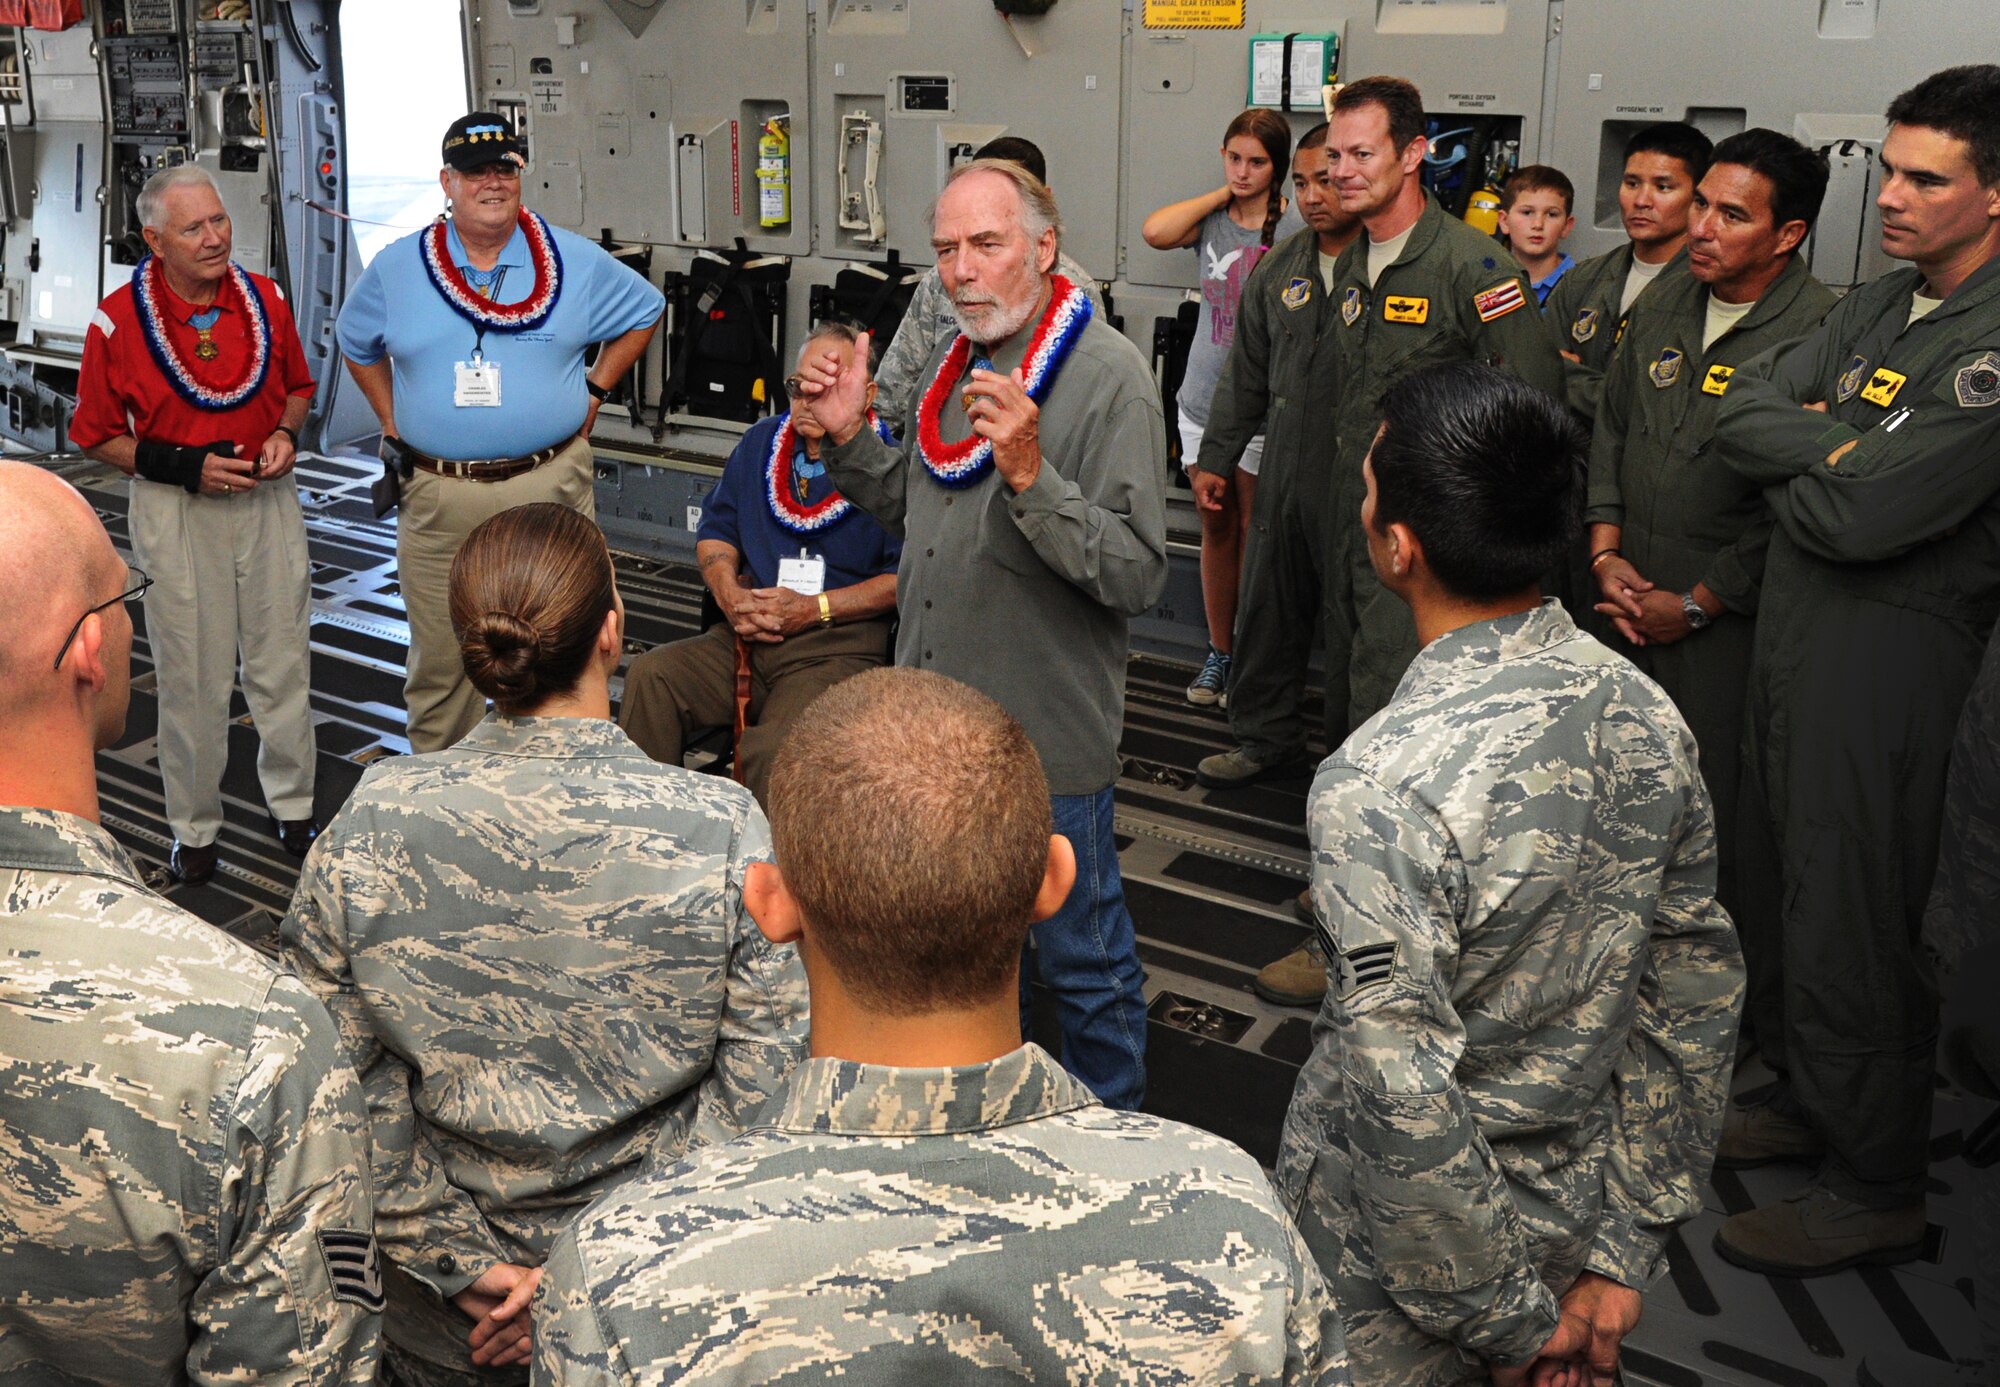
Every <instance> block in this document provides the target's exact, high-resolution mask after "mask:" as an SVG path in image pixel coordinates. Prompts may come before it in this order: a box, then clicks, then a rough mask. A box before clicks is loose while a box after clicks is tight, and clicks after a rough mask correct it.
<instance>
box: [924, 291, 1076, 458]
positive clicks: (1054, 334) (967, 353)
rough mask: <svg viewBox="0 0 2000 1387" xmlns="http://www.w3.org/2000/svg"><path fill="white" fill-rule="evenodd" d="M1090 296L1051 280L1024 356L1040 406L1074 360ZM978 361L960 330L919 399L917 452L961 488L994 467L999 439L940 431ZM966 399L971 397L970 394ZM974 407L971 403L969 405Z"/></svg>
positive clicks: (1028, 380)
mask: <svg viewBox="0 0 2000 1387" xmlns="http://www.w3.org/2000/svg"><path fill="white" fill-rule="evenodd" d="M1091 312H1092V310H1091V307H1090V295H1088V294H1086V293H1084V292H1083V290H1081V289H1079V288H1077V287H1076V286H1075V285H1074V284H1071V283H1070V282H1069V281H1068V280H1067V279H1065V278H1063V277H1062V276H1061V275H1055V276H1053V277H1052V280H1051V292H1050V295H1049V306H1048V308H1047V309H1046V310H1044V311H1043V313H1042V317H1041V321H1040V322H1038V323H1036V324H1035V333H1034V336H1033V337H1031V338H1029V339H1028V354H1027V356H1025V357H1024V358H1023V359H1022V362H1021V366H1022V370H1021V375H1022V377H1023V380H1024V383H1025V384H1026V386H1027V390H1028V398H1029V399H1031V400H1033V401H1034V402H1035V403H1036V404H1037V405H1039V404H1041V403H1042V402H1043V401H1044V400H1045V399H1047V397H1048V393H1049V387H1050V386H1052V385H1054V384H1055V379H1056V373H1057V372H1058V371H1060V370H1061V369H1062V364H1063V362H1065V361H1067V360H1068V359H1069V354H1070V352H1071V351H1072V350H1073V349H1074V348H1075V346H1076V341H1077V339H1078V338H1079V337H1081V336H1083V330H1084V328H1085V326H1087V325H1088V324H1089V322H1090V316H1091ZM971 360H972V339H971V338H969V337H967V336H966V335H965V334H964V333H962V332H961V333H960V334H959V335H958V337H957V339H956V340H955V341H953V342H952V344H951V350H949V351H947V352H946V353H945V354H944V361H943V363H942V364H941V365H940V366H939V367H938V373H937V375H936V376H935V377H934V378H933V379H932V380H931V383H930V387H929V388H928V389H927V390H925V391H924V396H923V399H922V400H921V401H919V402H918V404H917V457H918V459H919V460H920V461H921V462H922V463H923V465H924V470H925V471H927V472H929V473H930V474H931V476H932V478H933V479H935V480H936V481H937V483H938V484H939V485H940V486H948V487H951V488H953V489H954V490H956V489H957V488H959V487H967V486H971V485H972V484H973V483H974V482H976V481H978V480H979V479H980V478H981V477H982V476H984V475H985V474H986V472H987V470H988V469H989V468H991V467H992V466H993V440H992V439H990V438H981V437H980V436H979V435H978V434H977V433H974V434H971V435H969V436H968V437H966V438H962V439H960V440H959V441H958V442H956V443H946V442H945V441H944V437H943V435H942V434H940V433H939V431H938V417H939V415H940V414H941V413H942V412H943V410H944V402H945V399H946V397H948V396H949V395H950V394H951V392H952V389H953V387H954V386H956V385H957V384H958V382H959V381H961V380H963V379H964V378H965V374H966V371H967V369H968V367H967V363H968V362H970V361H971ZM962 398H971V397H969V396H966V397H962ZM968 408H970V406H968Z"/></svg>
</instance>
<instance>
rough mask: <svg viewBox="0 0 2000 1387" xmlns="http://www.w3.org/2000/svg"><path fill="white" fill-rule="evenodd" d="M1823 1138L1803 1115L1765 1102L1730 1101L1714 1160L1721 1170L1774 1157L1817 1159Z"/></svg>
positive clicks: (1751, 1165) (1822, 1151)
mask: <svg viewBox="0 0 2000 1387" xmlns="http://www.w3.org/2000/svg"><path fill="white" fill-rule="evenodd" d="M1825 1154H1826V1141H1825V1139H1824V1138H1822V1137H1821V1136H1820V1134H1819V1133H1818V1132H1815V1131H1814V1130H1813V1129H1812V1127H1811V1125H1810V1124H1809V1123H1807V1122H1805V1121H1804V1120H1803V1119H1800V1118H1796V1117H1793V1116H1792V1115H1791V1114H1789V1113H1783V1112H1779V1111H1778V1110H1777V1109H1776V1108H1774V1107H1772V1106H1771V1105H1770V1104H1768V1103H1756V1104H1752V1105H1750V1106H1748V1107H1739V1106H1737V1105H1736V1104H1735V1103H1731V1104H1730V1105H1729V1115H1728V1116H1727V1117H1726V1118H1724V1119H1723V1122H1722V1140H1721V1141H1720V1142H1718V1143H1717V1144H1716V1148H1715V1164H1716V1165H1717V1166H1718V1167H1719V1168H1721V1169H1723V1170H1752V1169H1754V1168H1756V1167H1757V1166H1760V1165H1770V1164H1771V1163H1772V1162H1774V1161H1817V1160H1818V1159H1819V1158H1820V1157H1821V1156H1824V1155H1825Z"/></svg>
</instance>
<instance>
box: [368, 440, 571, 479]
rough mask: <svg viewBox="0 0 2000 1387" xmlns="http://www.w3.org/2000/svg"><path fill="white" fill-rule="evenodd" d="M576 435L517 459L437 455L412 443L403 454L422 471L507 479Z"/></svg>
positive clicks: (530, 467)
mask: <svg viewBox="0 0 2000 1387" xmlns="http://www.w3.org/2000/svg"><path fill="white" fill-rule="evenodd" d="M574 442H576V439H575V438H574V437H571V438H565V439H564V440H563V441H562V442H560V443H556V444H551V445H550V446H549V447H547V448H544V449H542V450H541V451H540V452H537V453H529V454H528V455H527V456H526V457H518V458H467V459H463V460H461V459H458V458H434V457H432V456H431V455H430V454H429V453H420V452H418V451H417V450H416V449H415V448H412V447H411V446H410V445H409V444H407V443H405V444H404V445H403V456H404V457H406V458H408V459H409V461H410V466H412V467H414V468H416V469H417V470H418V471H419V472H430V473H433V474H434V475H436V476H440V477H458V478H460V479H462V480H464V481H468V482H504V481H506V480H507V479H508V478H509V477H518V476H520V475H521V474H522V473H523V472H532V471H534V470H535V469H536V468H537V467H540V466H541V465H542V464H543V463H545V462H547V461H548V460H549V459H550V458H552V457H554V456H555V455H556V454H557V453H560V452H561V451H562V450H563V449H565V448H567V447H569V445H570V444H572V443H574Z"/></svg>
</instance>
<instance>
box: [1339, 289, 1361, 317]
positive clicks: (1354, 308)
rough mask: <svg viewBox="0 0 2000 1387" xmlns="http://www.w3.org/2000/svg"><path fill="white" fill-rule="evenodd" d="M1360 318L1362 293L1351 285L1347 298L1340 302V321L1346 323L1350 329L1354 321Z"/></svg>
mask: <svg viewBox="0 0 2000 1387" xmlns="http://www.w3.org/2000/svg"><path fill="white" fill-rule="evenodd" d="M1360 316H1361V291H1360V290H1359V289H1356V288H1354V287H1352V286H1351V285H1350V286H1349V288H1348V290H1347V293H1346V295H1345V297H1343V298H1342V299H1341V301H1340V321H1341V322H1343V323H1346V324H1347V325H1348V326H1349V327H1353V326H1354V320H1355V319H1356V318H1359V317H1360Z"/></svg>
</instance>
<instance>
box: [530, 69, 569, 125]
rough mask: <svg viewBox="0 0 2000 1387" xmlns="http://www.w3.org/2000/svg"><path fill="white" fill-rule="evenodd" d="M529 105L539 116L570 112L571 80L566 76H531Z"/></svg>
mask: <svg viewBox="0 0 2000 1387" xmlns="http://www.w3.org/2000/svg"><path fill="white" fill-rule="evenodd" d="M528 105H529V108H530V109H531V110H533V111H534V113H535V114H536V115H538V116H560V115H566V114H567V113H568V112H569V80H568V79H567V78H564V77H530V78H529V79H528Z"/></svg>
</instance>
